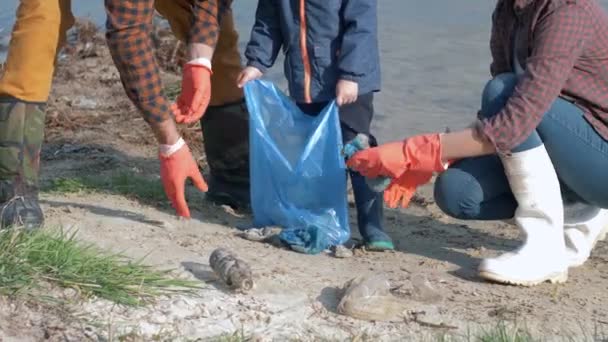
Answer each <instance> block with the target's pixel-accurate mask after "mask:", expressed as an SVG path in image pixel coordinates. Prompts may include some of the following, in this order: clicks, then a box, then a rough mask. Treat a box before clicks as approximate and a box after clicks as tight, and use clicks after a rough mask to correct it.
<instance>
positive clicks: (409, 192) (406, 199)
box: [401, 188, 416, 208]
mask: <svg viewBox="0 0 608 342" xmlns="http://www.w3.org/2000/svg"><path fill="white" fill-rule="evenodd" d="M415 193H416V189H415V188H414V189H404V191H403V194H402V195H401V207H402V208H407V207H408V205H409V204H410V201H411V200H412V197H414V194H415Z"/></svg>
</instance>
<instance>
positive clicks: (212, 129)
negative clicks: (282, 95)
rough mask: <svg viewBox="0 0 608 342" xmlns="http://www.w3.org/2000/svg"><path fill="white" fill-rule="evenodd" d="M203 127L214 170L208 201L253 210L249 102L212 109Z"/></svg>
mask: <svg viewBox="0 0 608 342" xmlns="http://www.w3.org/2000/svg"><path fill="white" fill-rule="evenodd" d="M201 126H202V130H203V139H204V145H205V146H204V147H205V154H206V157H207V163H208V165H209V169H210V175H208V178H207V179H208V183H209V191H208V192H207V195H206V198H207V199H208V200H211V201H212V202H214V203H216V204H220V205H229V206H231V207H233V208H237V209H248V208H250V201H251V200H250V192H249V112H248V111H247V106H246V105H245V101H241V102H238V103H235V104H228V105H224V106H213V107H209V108H208V109H207V112H206V113H205V115H204V116H203V118H202V119H201Z"/></svg>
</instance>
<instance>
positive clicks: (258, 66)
mask: <svg viewBox="0 0 608 342" xmlns="http://www.w3.org/2000/svg"><path fill="white" fill-rule="evenodd" d="M247 66H250V67H254V68H256V69H258V70H260V71H261V72H262V74H265V73H266V70H268V68H267V67H265V66H264V65H263V64H262V63H260V62H258V61H251V60H250V61H247Z"/></svg>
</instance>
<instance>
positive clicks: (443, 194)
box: [434, 169, 483, 220]
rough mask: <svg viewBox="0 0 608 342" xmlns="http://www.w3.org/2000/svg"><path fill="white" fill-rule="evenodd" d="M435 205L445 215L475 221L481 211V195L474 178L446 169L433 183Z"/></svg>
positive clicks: (459, 171)
mask: <svg viewBox="0 0 608 342" xmlns="http://www.w3.org/2000/svg"><path fill="white" fill-rule="evenodd" d="M434 196H435V203H437V206H438V207H439V209H441V210H442V211H443V212H444V213H445V214H447V215H449V216H451V217H454V218H457V219H460V220H475V219H477V218H478V217H479V215H480V211H481V202H482V200H483V193H482V191H481V187H480V186H479V185H477V182H476V181H475V178H473V176H471V175H470V174H468V173H466V172H464V171H462V170H460V169H448V170H446V171H445V172H443V173H442V174H441V175H439V177H437V180H436V181H435V188H434Z"/></svg>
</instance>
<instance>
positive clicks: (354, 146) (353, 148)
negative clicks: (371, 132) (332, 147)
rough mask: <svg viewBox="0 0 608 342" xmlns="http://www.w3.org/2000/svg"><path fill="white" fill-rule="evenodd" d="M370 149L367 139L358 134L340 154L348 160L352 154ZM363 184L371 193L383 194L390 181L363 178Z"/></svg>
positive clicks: (380, 178) (381, 178) (382, 178)
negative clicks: (365, 184)
mask: <svg viewBox="0 0 608 342" xmlns="http://www.w3.org/2000/svg"><path fill="white" fill-rule="evenodd" d="M370 147H371V146H370V144H369V138H368V137H367V135H365V134H363V133H359V134H357V136H356V137H355V139H353V140H351V141H350V142H349V143H348V144H346V146H344V149H343V150H342V153H343V154H344V156H346V158H347V159H348V158H350V157H352V156H353V154H355V153H357V152H359V151H363V150H365V149H368V148H370ZM365 182H366V183H367V185H368V186H369V187H370V188H371V189H372V190H373V191H375V192H383V191H384V190H386V188H388V186H389V185H390V184H391V179H390V178H389V177H378V178H365Z"/></svg>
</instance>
